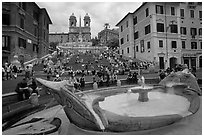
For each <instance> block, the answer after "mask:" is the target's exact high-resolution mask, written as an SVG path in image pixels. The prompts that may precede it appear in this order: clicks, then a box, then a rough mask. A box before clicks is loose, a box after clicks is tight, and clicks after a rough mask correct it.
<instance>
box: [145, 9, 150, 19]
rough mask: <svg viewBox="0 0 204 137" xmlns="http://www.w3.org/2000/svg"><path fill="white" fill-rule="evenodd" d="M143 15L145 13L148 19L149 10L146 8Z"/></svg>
mask: <svg viewBox="0 0 204 137" xmlns="http://www.w3.org/2000/svg"><path fill="white" fill-rule="evenodd" d="M145 13H146V17H148V16H149V9H148V8H146V10H145Z"/></svg>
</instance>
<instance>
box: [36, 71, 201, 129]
mask: <svg viewBox="0 0 204 137" xmlns="http://www.w3.org/2000/svg"><path fill="white" fill-rule="evenodd" d="M37 81H38V82H39V83H41V84H42V85H44V86H45V87H47V88H49V89H51V92H52V94H53V96H54V97H55V99H56V100H57V101H58V102H59V104H61V105H62V106H64V112H65V113H66V116H67V118H68V119H69V121H70V122H71V123H72V124H74V125H76V126H77V127H78V128H80V129H83V130H85V131H93V132H96V133H100V132H102V133H114V132H117V133H118V132H120V133H124V132H125V133H127V132H133V131H137V132H139V131H148V130H150V129H156V128H161V127H164V126H168V125H171V124H173V123H175V122H178V121H180V120H182V119H183V118H185V117H187V116H190V115H193V114H195V113H196V112H197V111H198V109H199V106H200V99H199V96H198V94H201V91H200V89H199V87H198V85H197V83H196V80H195V78H194V77H192V75H191V74H186V73H183V72H178V73H174V74H170V75H169V76H168V77H166V78H165V79H164V80H162V81H161V82H160V83H159V85H156V86H149V85H145V79H144V77H143V78H142V83H141V86H135V87H127V86H118V87H116V88H107V89H97V91H91V92H89V91H87V92H86V91H84V92H83V94H84V95H81V94H82V93H81V92H78V93H75V90H73V85H70V84H69V83H68V82H67V81H62V82H51V81H46V80H43V79H40V78H37ZM175 102H176V103H175Z"/></svg>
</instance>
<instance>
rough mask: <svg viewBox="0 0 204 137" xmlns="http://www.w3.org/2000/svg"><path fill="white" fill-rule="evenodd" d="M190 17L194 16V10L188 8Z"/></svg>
mask: <svg viewBox="0 0 204 137" xmlns="http://www.w3.org/2000/svg"><path fill="white" fill-rule="evenodd" d="M190 17H191V18H194V10H190Z"/></svg>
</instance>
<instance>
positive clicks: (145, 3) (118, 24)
mask: <svg viewBox="0 0 204 137" xmlns="http://www.w3.org/2000/svg"><path fill="white" fill-rule="evenodd" d="M146 3H147V2H143V3H142V5H140V7H139V8H137V9H136V10H135V11H134V12H133V13H131V12H128V14H127V15H125V17H123V18H122V19H121V20H120V21H119V22H118V23H117V24H116V26H118V25H119V24H120V23H121V22H122V21H123V20H124V19H125V18H126V17H127V16H128V15H130V14H134V13H135V12H137V11H138V10H139V9H141V8H142V7H143V6H144V5H145V4H146Z"/></svg>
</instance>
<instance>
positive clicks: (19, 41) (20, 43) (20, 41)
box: [18, 38, 26, 48]
mask: <svg viewBox="0 0 204 137" xmlns="http://www.w3.org/2000/svg"><path fill="white" fill-rule="evenodd" d="M18 46H19V47H23V48H26V40H24V39H22V38H18Z"/></svg>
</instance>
